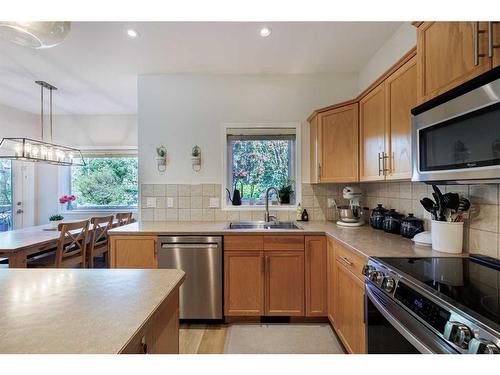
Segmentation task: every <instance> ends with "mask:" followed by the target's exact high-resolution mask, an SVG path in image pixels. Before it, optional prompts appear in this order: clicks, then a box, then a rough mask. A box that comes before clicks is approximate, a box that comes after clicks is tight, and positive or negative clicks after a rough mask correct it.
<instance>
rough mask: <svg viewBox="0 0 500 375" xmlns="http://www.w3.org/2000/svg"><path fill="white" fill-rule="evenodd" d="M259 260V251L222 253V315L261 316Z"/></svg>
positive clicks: (262, 257)
mask: <svg viewBox="0 0 500 375" xmlns="http://www.w3.org/2000/svg"><path fill="white" fill-rule="evenodd" d="M263 263H264V255H263V252H262V251H226V252H225V253H224V314H225V315H228V316H238V315H239V316H241V315H250V316H260V315H264V264H263Z"/></svg>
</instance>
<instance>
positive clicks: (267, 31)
mask: <svg viewBox="0 0 500 375" xmlns="http://www.w3.org/2000/svg"><path fill="white" fill-rule="evenodd" d="M259 34H260V36H261V37H263V38H267V37H268V36H269V35H271V29H270V28H269V27H265V26H264V27H263V28H262V29H260V32H259Z"/></svg>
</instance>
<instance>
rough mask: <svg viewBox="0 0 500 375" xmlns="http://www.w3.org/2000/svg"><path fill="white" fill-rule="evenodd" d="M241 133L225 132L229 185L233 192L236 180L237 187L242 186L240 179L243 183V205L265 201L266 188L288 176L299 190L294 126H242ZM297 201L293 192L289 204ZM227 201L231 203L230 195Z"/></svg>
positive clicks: (276, 185)
mask: <svg viewBox="0 0 500 375" xmlns="http://www.w3.org/2000/svg"><path fill="white" fill-rule="evenodd" d="M230 131H231V130H230ZM238 133H239V134H227V135H226V137H227V176H228V177H227V186H226V187H227V188H228V189H229V190H230V191H231V193H232V192H233V190H234V188H235V185H236V183H238V189H241V185H240V182H242V183H243V194H242V205H244V206H245V205H247V206H249V205H264V204H265V192H266V190H267V188H268V187H270V186H274V187H276V188H279V187H280V186H281V184H282V183H283V182H284V181H285V180H289V181H291V183H292V186H293V190H294V191H296V189H295V180H296V178H295V176H296V135H295V129H293V132H291V131H290V129H280V128H276V129H262V130H259V129H239V130H238ZM259 133H260V134H259ZM281 133H285V134H281ZM275 198H276V199H277V197H275ZM295 201H296V198H295V194H293V195H292V197H291V201H290V204H291V205H293V204H295ZM226 204H227V205H231V202H230V201H229V199H227V201H226Z"/></svg>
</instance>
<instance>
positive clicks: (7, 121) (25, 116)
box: [0, 104, 40, 138]
mask: <svg viewBox="0 0 500 375" xmlns="http://www.w3.org/2000/svg"><path fill="white" fill-rule="evenodd" d="M39 136H40V120H39V116H37V115H35V114H32V113H28V112H24V111H20V110H18V109H16V108H12V107H8V106H5V105H2V104H0V138H3V137H30V138H38V137H39Z"/></svg>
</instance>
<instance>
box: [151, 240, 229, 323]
mask: <svg viewBox="0 0 500 375" xmlns="http://www.w3.org/2000/svg"><path fill="white" fill-rule="evenodd" d="M157 246H158V267H159V268H174V269H181V270H183V271H184V272H185V273H186V279H185V281H184V283H183V284H182V285H181V288H180V298H179V304H180V306H179V310H180V311H179V313H180V318H181V319H222V317H223V314H222V238H221V237H204V236H203V237H202V236H189V237H184V236H177V237H170V236H169V237H160V238H159V241H158V245H157Z"/></svg>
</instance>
